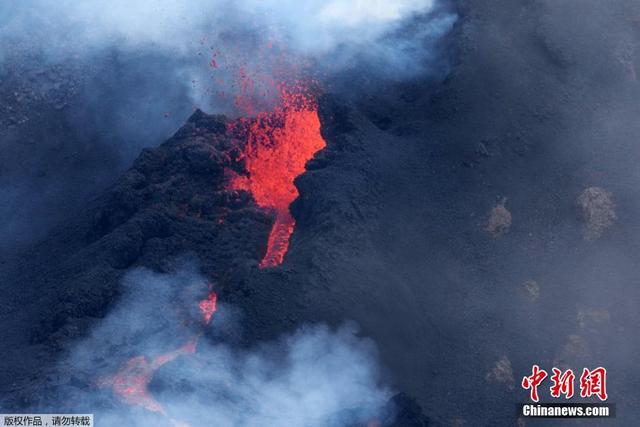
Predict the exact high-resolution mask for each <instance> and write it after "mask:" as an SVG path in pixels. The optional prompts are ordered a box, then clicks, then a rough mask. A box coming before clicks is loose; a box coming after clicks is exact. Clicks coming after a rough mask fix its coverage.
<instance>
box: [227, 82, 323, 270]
mask: <svg viewBox="0 0 640 427" xmlns="http://www.w3.org/2000/svg"><path fill="white" fill-rule="evenodd" d="M279 91H280V101H281V102H280V105H279V106H277V107H276V108H275V109H274V111H271V112H263V113H260V114H258V116H257V118H256V119H255V120H252V121H250V122H249V123H248V129H247V136H246V145H245V148H244V151H243V154H242V156H241V159H243V160H244V161H245V168H246V175H234V176H233V177H232V179H231V182H230V186H231V188H232V189H236V190H246V191H249V192H250V193H251V194H252V196H253V198H254V199H255V201H256V203H257V204H258V205H259V206H260V207H262V208H264V209H271V210H273V211H275V215H276V218H275V222H274V224H273V227H272V229H271V233H270V234H269V240H268V242H267V251H266V254H265V255H264V258H263V259H262V261H261V262H260V268H265V267H274V266H277V265H280V264H281V263H282V261H283V259H284V255H285V254H286V253H287V249H288V247H289V238H290V237H291V234H292V233H293V229H294V227H295V219H294V218H293V216H292V215H291V213H290V212H289V205H290V204H291V202H293V201H294V200H295V199H296V198H297V197H298V189H297V188H296V186H295V184H294V181H295V179H296V177H298V176H299V175H301V174H302V173H304V171H305V165H306V163H307V162H308V161H309V160H310V159H311V158H313V156H314V155H315V154H316V153H317V152H318V151H320V150H322V149H323V148H324V147H325V146H326V143H325V141H324V139H323V138H322V135H321V134H320V119H319V117H318V107H317V104H316V101H315V98H314V97H313V95H312V94H310V93H309V91H308V90H306V88H304V87H303V86H302V85H295V86H287V85H280V87H279ZM240 121H241V122H243V121H246V119H240Z"/></svg>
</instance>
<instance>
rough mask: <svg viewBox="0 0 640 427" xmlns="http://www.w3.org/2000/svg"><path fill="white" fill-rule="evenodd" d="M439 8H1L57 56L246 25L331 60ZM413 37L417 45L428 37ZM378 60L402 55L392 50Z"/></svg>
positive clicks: (352, 3) (11, 33) (3, 29)
mask: <svg viewBox="0 0 640 427" xmlns="http://www.w3.org/2000/svg"><path fill="white" fill-rule="evenodd" d="M436 9H437V4H436V1H435V0H402V1H393V2H389V1H382V0H331V1H325V0H307V1H296V0H240V1H236V2H227V1H221V0H191V1H186V0H179V1H176V0H160V1H155V2H149V1H145V0H88V1H77V0H60V1H57V2H55V4H54V3H52V2H50V1H48V0H25V1H19V0H13V1H9V3H8V4H5V5H4V7H2V8H1V9H0V16H1V17H0V37H1V38H2V39H4V40H7V39H8V40H15V39H16V38H18V39H24V38H25V36H26V38H28V39H29V40H22V41H25V42H26V43H36V44H37V45H38V47H39V48H41V49H42V50H43V51H44V52H45V53H48V54H50V55H57V54H59V53H60V52H65V51H66V52H67V53H68V52H74V53H77V51H78V50H86V51H88V52H91V51H92V50H94V51H95V50H98V49H102V48H104V47H106V46H111V45H117V46H118V47H119V48H126V49H140V48H143V47H150V46H153V47H156V48H158V49H162V50H167V51H170V52H172V53H173V54H180V55H182V54H188V53H193V52H194V51H195V50H197V49H200V48H201V43H200V42H203V41H205V42H206V43H208V44H211V43H213V44H216V43H218V44H220V43H221V40H220V39H219V37H220V36H222V35H223V34H224V33H228V32H233V33H237V32H238V31H239V29H242V30H249V31H251V32H252V33H254V34H255V35H256V36H257V37H258V38H259V39H261V40H263V41H265V42H266V41H272V42H273V41H276V42H279V43H283V44H285V45H286V47H287V49H291V50H292V51H294V52H295V53H296V54H299V55H302V56H305V57H311V58H316V59H318V58H321V59H322V60H323V62H324V64H325V65H327V62H331V58H332V56H335V55H336V54H339V55H338V56H339V57H341V58H344V57H349V58H351V59H354V58H355V56H357V55H359V54H360V53H361V52H362V51H363V48H364V47H367V46H368V47H369V48H373V51H374V52H380V49H378V48H376V47H377V45H378V44H380V43H385V41H384V40H383V36H385V35H388V34H389V33H391V32H393V31H394V30H396V29H398V28H399V27H400V26H401V25H402V24H403V23H406V22H407V21H408V20H410V19H412V18H414V17H416V16H426V15H428V14H430V13H432V12H434V11H435V10H436ZM454 21H455V15H453V14H451V13H448V12H442V13H440V14H438V16H433V17H432V18H431V19H428V20H427V21H425V22H424V25H423V26H424V27H426V28H423V31H424V32H426V33H429V34H431V35H432V36H433V37H434V38H438V37H440V36H442V35H443V34H444V33H446V32H447V31H448V29H449V28H450V27H451V25H452V24H453V22H454ZM413 43H415V45H416V47H418V46H420V45H421V44H423V43H424V40H421V39H419V38H416V39H415V40H414V41H413ZM219 47H220V48H221V49H224V46H219ZM376 59H377V60H378V61H382V62H383V63H386V64H391V63H393V62H394V61H396V60H397V58H395V57H394V55H389V51H385V52H384V56H381V57H378V58H376ZM417 59H419V58H414V60H417ZM329 65H333V64H329Z"/></svg>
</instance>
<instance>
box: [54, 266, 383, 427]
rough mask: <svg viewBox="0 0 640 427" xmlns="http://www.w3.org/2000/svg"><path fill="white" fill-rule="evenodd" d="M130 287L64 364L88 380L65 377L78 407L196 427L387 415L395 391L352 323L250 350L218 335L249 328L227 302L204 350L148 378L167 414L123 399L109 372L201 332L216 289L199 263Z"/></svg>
mask: <svg viewBox="0 0 640 427" xmlns="http://www.w3.org/2000/svg"><path fill="white" fill-rule="evenodd" d="M123 285H124V286H123V287H124V293H123V296H122V298H121V300H120V302H119V303H118V304H116V306H114V308H113V309H112V311H111V312H110V314H108V315H107V316H106V317H105V318H104V319H102V320H101V321H100V323H99V324H98V325H96V327H95V328H94V329H93V331H92V332H91V333H90V335H89V336H88V338H86V339H85V340H84V341H82V342H80V343H79V344H78V345H77V346H76V347H75V348H73V349H70V350H69V353H68V356H67V357H66V358H65V360H64V361H63V362H62V366H61V371H62V372H68V373H69V375H70V376H71V377H73V378H77V379H79V380H78V384H84V385H80V386H78V385H73V384H71V385H66V386H65V387H63V389H62V390H61V394H60V395H65V396H70V399H68V400H69V401H72V402H74V404H73V408H72V409H75V410H91V411H95V412H96V423H97V424H99V425H102V426H112V425H113V426H115V425H130V426H149V425H162V424H163V423H167V424H168V423H169V420H170V419H173V420H175V421H181V422H188V423H189V424H190V425H193V426H197V425H216V426H236V425H243V426H259V425H271V426H331V425H333V426H343V425H353V423H361V424H364V423H366V422H367V421H368V420H371V419H374V418H375V417H376V416H378V415H380V414H381V410H382V407H383V405H384V403H385V401H386V400H387V399H388V397H389V390H388V389H387V388H385V387H384V386H383V385H382V384H381V383H380V374H379V367H378V364H377V358H376V350H375V346H374V345H373V343H372V342H371V341H369V340H366V339H362V338H359V337H357V329H356V328H355V327H354V326H353V325H345V326H343V327H342V328H340V329H339V330H336V331H334V330H331V329H329V328H328V327H327V326H323V325H308V326H304V327H301V328H300V329H299V330H298V331H297V332H295V333H292V334H290V335H287V336H284V337H282V338H281V339H279V340H278V341H276V342H271V343H264V344H262V345H260V346H259V347H257V348H251V349H246V348H240V347H238V346H233V345H229V344H221V343H220V342H221V339H220V338H221V337H222V336H224V338H225V340H224V341H225V342H233V338H232V336H234V335H236V336H237V335H238V334H239V333H241V328H242V321H241V318H242V317H241V315H240V313H238V312H237V310H234V309H233V307H228V306H225V305H224V304H220V305H219V307H218V310H217V312H216V313H215V314H214V316H213V319H212V322H211V324H210V325H209V326H207V327H206V330H205V331H204V333H205V334H204V336H203V338H201V340H200V342H199V345H198V348H197V352H196V354H189V355H182V356H179V357H178V358H176V359H175V360H174V361H172V362H169V363H168V364H166V365H164V366H163V367H161V368H160V369H159V370H158V371H157V372H156V374H155V376H154V379H153V381H152V382H151V384H150V386H149V390H150V392H151V393H152V395H153V397H154V398H155V399H156V400H157V401H158V402H160V403H161V404H162V405H163V407H164V408H165V409H166V413H167V416H166V418H165V417H164V416H161V415H160V414H158V413H156V412H151V411H147V410H145V409H143V408H142V407H140V406H135V405H134V406H128V405H127V404H126V403H125V402H122V401H121V402H120V403H118V397H117V396H115V395H114V394H113V393H112V390H111V388H110V387H108V385H107V386H105V384H108V383H109V378H110V377H112V376H113V375H115V374H116V373H117V372H118V370H119V369H120V368H121V367H122V366H123V365H124V363H125V362H126V361H127V360H128V359H129V358H131V357H137V356H145V357H147V358H153V357H156V356H158V355H160V354H164V353H168V352H170V351H172V350H175V349H177V348H179V347H180V346H182V345H184V344H185V343H187V342H189V341H191V340H192V339H193V338H194V337H195V336H197V335H198V334H199V333H202V332H203V330H202V328H203V323H202V321H201V320H200V319H201V313H199V312H198V308H197V305H198V301H199V300H200V299H201V298H203V297H204V296H206V295H207V292H208V286H207V283H206V281H205V280H204V279H203V278H202V277H200V276H199V275H198V274H197V273H196V272H195V270H194V269H192V268H185V269H184V270H182V271H179V272H177V273H176V274H172V275H162V274H156V273H153V272H151V271H148V270H135V271H133V272H131V273H129V274H128V275H127V276H126V278H125V280H124V283H123ZM230 337H231V338H230ZM86 384H91V385H90V386H89V387H87V386H86ZM101 386H102V388H101ZM101 408H102V409H101Z"/></svg>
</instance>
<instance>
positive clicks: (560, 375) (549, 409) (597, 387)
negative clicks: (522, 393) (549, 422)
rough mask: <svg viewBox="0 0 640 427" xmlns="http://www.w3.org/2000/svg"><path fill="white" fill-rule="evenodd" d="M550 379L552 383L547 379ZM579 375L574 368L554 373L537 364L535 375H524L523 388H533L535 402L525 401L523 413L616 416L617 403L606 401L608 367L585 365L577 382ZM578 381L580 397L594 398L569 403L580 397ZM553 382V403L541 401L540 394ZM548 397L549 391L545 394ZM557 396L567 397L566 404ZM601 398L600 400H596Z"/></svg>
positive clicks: (573, 416) (549, 395) (578, 416)
mask: <svg viewBox="0 0 640 427" xmlns="http://www.w3.org/2000/svg"><path fill="white" fill-rule="evenodd" d="M547 378H548V379H549V382H548V383H545V381H546V380H547ZM576 378H577V377H576V374H575V373H574V372H573V370H571V369H567V370H564V371H563V370H562V369H559V368H556V367H554V368H552V369H551V376H549V373H548V372H547V371H545V370H544V369H541V368H540V366H538V365H533V367H532V368H531V375H527V376H524V377H523V378H522V382H521V385H522V388H523V389H524V390H528V391H529V399H530V400H531V401H532V402H534V403H523V404H521V405H520V408H519V412H520V416H522V417H536V418H582V417H585V418H610V417H614V416H615V405H614V404H612V403H606V402H607V399H608V398H609V396H608V394H607V370H606V369H605V368H603V367H601V366H599V367H597V368H594V369H589V368H583V369H582V372H581V373H580V378H579V379H578V380H577V381H576ZM576 383H577V386H578V387H579V392H580V399H590V401H588V402H571V403H569V402H567V400H569V399H572V398H574V395H575V397H576V399H577V398H578V396H577V390H576ZM547 385H549V387H548V390H549V393H548V397H549V400H550V401H549V402H544V403H542V402H540V397H541V395H540V393H541V392H542V391H543V390H546V389H547ZM543 397H546V394H545V396H543ZM553 399H563V401H562V403H557V402H553ZM595 399H598V400H599V402H597V401H596V402H594V400H595Z"/></svg>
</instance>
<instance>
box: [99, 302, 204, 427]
mask: <svg viewBox="0 0 640 427" xmlns="http://www.w3.org/2000/svg"><path fill="white" fill-rule="evenodd" d="M216 303H217V295H216V293H215V292H210V293H209V295H208V296H207V298H206V299H204V300H202V301H200V303H199V304H198V307H199V309H200V312H201V313H202V316H203V324H204V325H205V326H206V325H208V324H209V323H210V322H211V317H212V316H213V314H214V313H215V311H216ZM200 335H201V334H198V335H196V337H195V338H194V339H193V340H191V341H190V342H188V343H186V344H185V345H183V346H182V347H180V348H178V349H176V350H173V351H170V352H168V353H164V354H161V355H160V356H156V357H154V358H147V357H146V356H136V357H133V358H131V359H129V360H128V361H127V362H126V363H125V364H124V365H123V366H122V367H121V368H120V369H119V370H118V372H117V373H116V375H115V376H114V377H112V378H109V379H108V380H106V381H102V384H101V385H106V386H110V387H111V388H112V389H113V392H114V393H115V394H116V395H117V396H118V397H119V398H120V399H122V400H123V401H124V402H125V403H127V404H129V405H133V406H141V407H143V408H145V409H147V410H149V411H152V412H159V413H161V414H163V415H167V414H166V412H165V410H164V408H163V407H162V405H161V404H160V402H158V401H157V400H156V399H154V397H153V396H152V395H151V393H149V389H148V387H149V383H150V382H151V380H152V379H153V375H154V374H155V372H156V371H157V370H158V369H159V368H160V367H161V366H163V365H165V364H166V363H169V362H171V361H172V360H175V359H176V358H177V357H179V356H182V355H187V354H193V353H195V352H196V347H197V345H198V340H199V338H200ZM172 422H173V423H174V424H175V425H184V424H180V423H179V422H177V421H175V420H172Z"/></svg>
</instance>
